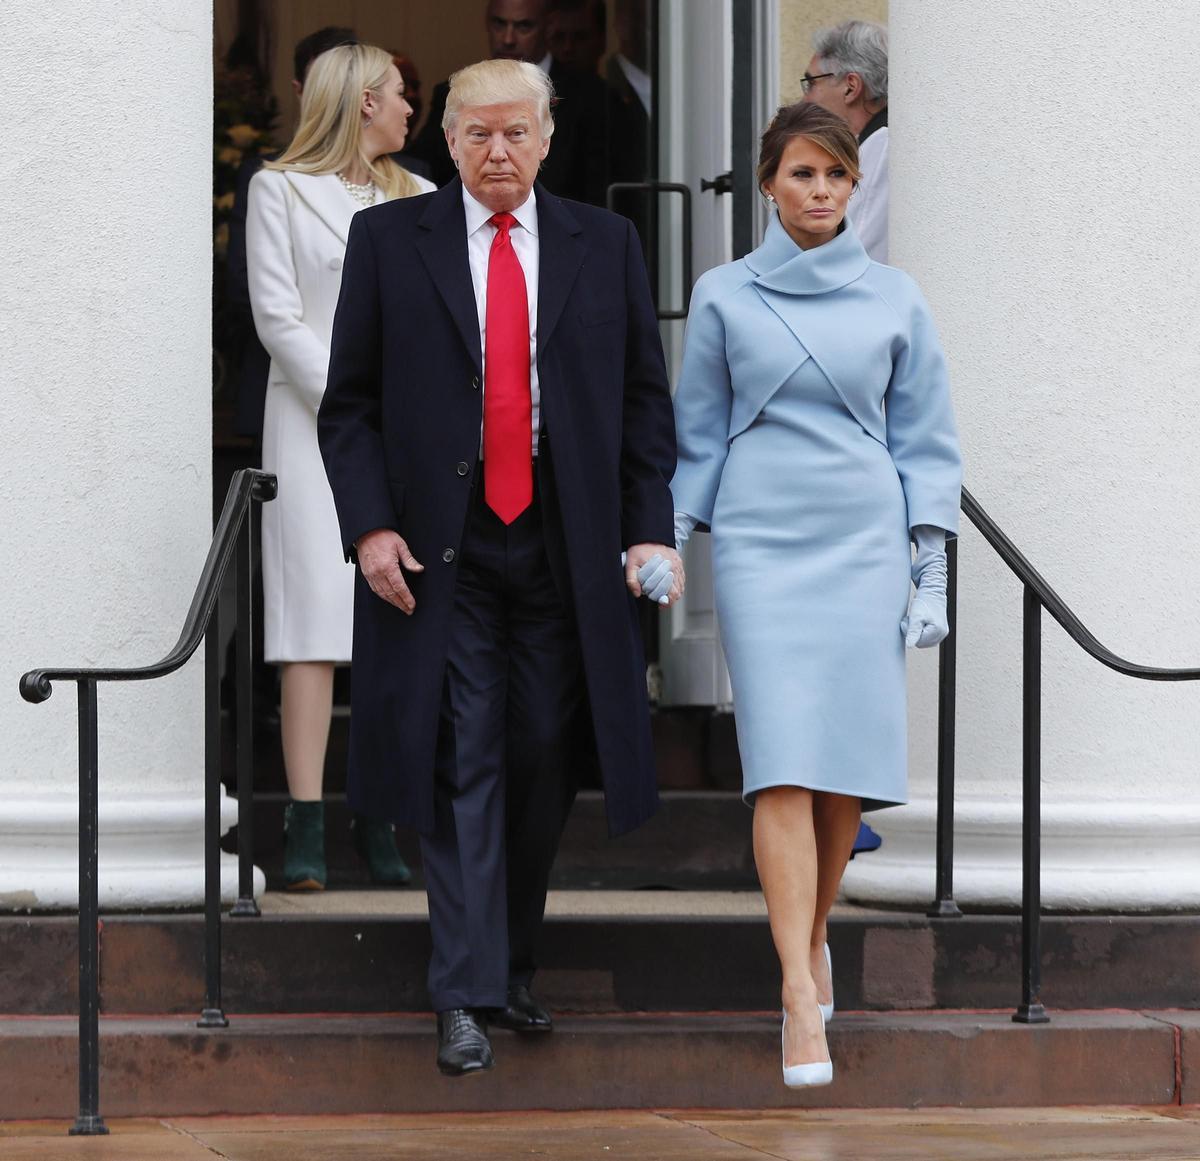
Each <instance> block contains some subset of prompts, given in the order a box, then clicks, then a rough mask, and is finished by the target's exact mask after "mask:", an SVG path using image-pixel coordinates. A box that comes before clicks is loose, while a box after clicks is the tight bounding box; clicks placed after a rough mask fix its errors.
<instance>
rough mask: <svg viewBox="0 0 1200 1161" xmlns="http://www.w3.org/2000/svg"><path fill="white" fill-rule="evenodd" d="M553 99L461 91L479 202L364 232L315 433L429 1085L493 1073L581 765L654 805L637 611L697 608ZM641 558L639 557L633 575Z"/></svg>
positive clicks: (469, 189)
mask: <svg viewBox="0 0 1200 1161" xmlns="http://www.w3.org/2000/svg"><path fill="white" fill-rule="evenodd" d="M549 94H550V88H549V84H548V81H547V79H546V76H545V74H544V73H543V72H542V71H541V70H540V69H538V68H537V67H536V66H534V65H531V64H528V63H527V62H521V61H503V60H494V61H484V62H481V63H480V64H477V65H472V66H470V68H468V69H464V70H462V71H461V72H460V73H457V74H455V77H454V79H453V87H452V88H451V92H450V96H449V99H448V102H447V109H446V115H445V119H446V140H447V144H448V147H449V149H450V152H451V154H452V155H453V157H454V160H455V163H456V165H457V166H458V169H459V173H460V177H461V180H459V179H456V180H455V181H454V182H453V183H452V184H450V185H448V186H446V187H445V188H443V189H441V190H438V191H437V192H436V193H432V194H428V195H425V196H423V197H417V198H410V199H401V200H396V201H391V202H387V203H385V204H383V205H380V206H377V207H374V208H371V209H368V210H364V211H362V212H361V213H359V214H357V215H356V216H355V218H354V221H353V225H352V227H351V230H350V236H349V243H348V246H347V249H346V257H345V265H344V268H343V277H342V289H341V298H340V301H339V304H338V309H337V316H336V320H335V322H334V328H333V341H332V348H331V352H330V364H329V379H328V384H327V387H326V391H325V396H324V401H323V402H322V404H321V410H320V416H319V423H318V430H319V436H320V443H321V451H322V453H323V456H324V459H325V465H326V470H327V472H328V475H329V482H330V484H331V486H332V489H333V494H334V498H335V500H336V502H337V507H338V516H339V519H340V522H341V531H342V537H343V542H344V548H345V551H346V554H347V557H348V558H350V559H356V560H357V563H358V565H359V570H358V580H357V591H356V595H355V617H354V682H353V691H352V698H353V701H352V713H351V728H350V770H349V793H350V798H351V801H352V804H353V806H354V807H355V809H358V810H362V811H364V812H365V813H368V814H374V815H379V816H383V817H386V818H390V819H392V820H393V821H395V822H396V823H399V824H402V825H406V826H412V827H415V828H416V829H417V830H418V831H419V832H420V833H421V842H422V858H423V864H424V871H425V879H426V885H427V888H428V893H429V912H430V928H431V933H432V937H433V955H432V959H431V962H430V969H429V991H430V998H431V1001H432V1004H433V1007H434V1009H435V1010H436V1011H437V1013H438V1065H439V1067H440V1068H441V1069H442V1071H443V1072H446V1073H448V1074H451V1075H460V1074H462V1073H464V1072H469V1071H476V1070H479V1069H483V1068H488V1067H490V1066H491V1064H492V1049H491V1044H490V1042H489V1040H488V1037H487V1027H488V1022H489V1020H490V1022H491V1023H493V1024H499V1025H500V1026H502V1027H506V1028H512V1029H514V1030H517V1031H526V1032H535V1031H547V1030H549V1028H550V1025H551V1021H550V1017H549V1014H548V1013H547V1012H546V1011H545V1009H544V1008H543V1007H542V1006H541V1005H540V1004H539V1003H538V1002H537V1000H536V999H535V998H534V997H533V995H532V994H531V992H530V990H529V985H530V981H531V979H532V977H533V972H534V967H535V945H536V939H537V935H538V932H539V930H540V926H541V922H542V916H543V912H544V909H545V899H546V887H547V883H548V879H549V873H550V866H551V863H552V861H553V859H554V855H555V853H556V851H557V847H558V841H559V836H560V834H561V831H562V827H563V824H564V822H565V820H566V817H567V813H568V811H569V809H570V806H571V803H572V801H573V799H574V796H575V789H576V784H577V778H578V772H579V769H580V766H581V763H583V762H585V761H586V760H587V757H588V755H589V754H590V755H592V756H593V757H592V760H593V761H595V760H596V759H598V763H599V770H600V776H601V781H602V785H603V788H604V792H605V803H606V809H607V815H608V823H609V830H610V832H611V833H612V834H614V835H616V834H621V833H623V832H625V831H628V830H630V829H632V828H633V827H636V826H638V825H639V824H640V823H642V822H643V821H645V820H646V819H647V818H648V817H649V816H650V815H651V814H652V813H653V812H654V810H655V808H656V806H657V789H656V784H655V776H654V769H653V760H652V752H651V739H650V720H649V709H648V706H647V702H646V693H645V664H644V660H643V656H642V646H641V638H640V633H639V627H638V617H637V610H636V604H635V602H636V599H637V598H638V597H639V596H642V595H643V586H644V588H645V594H646V595H648V596H652V597H653V598H654V599H656V600H658V601H659V603H661V604H664V605H666V604H671V603H673V602H674V601H675V600H677V599H678V597H679V596H680V594H681V593H682V591H683V580H684V577H683V567H682V564H681V563H680V561H679V557H678V555H677V554H676V553H675V550H674V548H673V547H672V546H673V543H674V532H673V513H672V504H671V494H670V491H669V488H668V483H669V481H670V479H671V475H672V473H673V471H674V468H675V429H674V420H673V417H672V411H671V401H670V394H669V389H668V384H667V376H666V371H665V366H664V362H663V353H662V346H661V343H660V340H659V333H658V325H657V321H656V319H655V313H654V309H653V306H652V303H651V297H650V289H649V284H648V281H647V277H646V272H645V267H644V265H643V261H642V253H641V247H640V245H639V243H638V239H637V236H636V234H635V232H634V230H633V228H632V226H631V225H630V224H629V222H628V221H626V220H625V219H624V218H620V217H617V216H615V215H613V214H610V213H608V212H607V211H605V210H600V209H597V208H594V207H591V206H586V205H581V204H578V203H574V202H568V201H564V200H562V199H559V198H557V197H555V196H554V195H552V194H550V193H548V192H547V191H546V190H545V189H544V188H542V187H541V186H540V185H537V184H535V178H536V175H537V170H538V165H539V163H540V161H541V160H542V158H544V157H545V156H546V153H547V150H548V149H549V148H550V134H551V132H552V131H553V123H552V121H551V118H550V105H549ZM622 552H625V553H626V556H627V559H626V560H625V562H624V564H622Z"/></svg>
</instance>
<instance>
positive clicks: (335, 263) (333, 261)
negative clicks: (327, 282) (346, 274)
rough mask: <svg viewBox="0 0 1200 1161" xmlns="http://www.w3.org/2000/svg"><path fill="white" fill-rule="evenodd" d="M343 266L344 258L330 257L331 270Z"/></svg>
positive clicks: (339, 268)
mask: <svg viewBox="0 0 1200 1161" xmlns="http://www.w3.org/2000/svg"><path fill="white" fill-rule="evenodd" d="M341 268H342V260H341V259H340V258H330V259H329V269H330V270H341Z"/></svg>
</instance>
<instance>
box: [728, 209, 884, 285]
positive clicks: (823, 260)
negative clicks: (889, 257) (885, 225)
mask: <svg viewBox="0 0 1200 1161" xmlns="http://www.w3.org/2000/svg"><path fill="white" fill-rule="evenodd" d="M745 261H746V265H747V266H748V267H749V268H750V269H751V270H752V271H753V272H754V273H755V274H756V275H757V277H756V278H755V282H756V283H757V284H758V285H759V286H762V287H764V288H765V289H767V290H778V291H781V292H782V293H784V294H828V293H829V292H830V291H831V290H840V289H841V288H842V287H843V286H847V285H848V284H849V283H851V282H853V281H855V279H858V278H861V277H862V276H863V275H864V274H865V273H866V271H867V268H868V267H869V266H870V265H871V259H870V258H869V257H867V252H866V251H865V250H864V249H863V248H862V243H861V242H860V241H859V240H858V235H857V234H856V233H855V232H854V227H853V226H852V225H851V224H850V219H849V218H844V219H843V224H842V229H841V230H840V231H839V233H838V234H837V236H836V237H834V238H831V239H830V240H829V241H828V242H826V243H825V244H824V245H821V246H815V247H813V249H811V250H801V249H800V247H799V246H797V245H796V243H795V242H793V241H792V239H791V238H790V237H789V236H788V232H787V231H786V230H785V229H784V228H783V224H782V223H781V222H780V220H779V212H778V211H776V212H774V213H772V215H771V220H770V222H769V223H768V224H767V232H766V234H765V236H764V237H763V240H762V245H761V246H759V247H758V249H757V250H754V251H752V252H751V253H749V254H747V255H746V259H745Z"/></svg>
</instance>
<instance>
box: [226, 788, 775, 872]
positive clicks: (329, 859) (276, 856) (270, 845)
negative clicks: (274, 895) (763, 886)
mask: <svg viewBox="0 0 1200 1161" xmlns="http://www.w3.org/2000/svg"><path fill="white" fill-rule="evenodd" d="M287 801H288V799H287V794H286V792H276V791H269V792H263V793H261V794H257V795H255V802H254V861H255V864H256V865H257V866H259V867H261V868H262V869H263V870H264V871H265V872H266V876H267V885H268V887H270V888H272V889H282V887H283V812H284V808H285V807H286V805H287ZM350 817H351V812H350V809H349V807H348V806H347V805H346V800H345V796H344V795H341V794H336V793H330V794H327V795H326V796H325V859H326V863H327V866H328V870H329V885H330V886H332V887H363V886H367V885H368V884H369V882H370V879H369V876H368V873H367V868H366V865H365V864H364V863H363V862H362V860H361V859H360V858H359V857H358V855H357V853H356V852H355V850H354V848H353V845H352V836H351V830H350ZM751 819H752V815H751V812H750V811H749V810H747V809H746V808H745V807H744V806H743V805H742V802H741V796H740V795H739V794H738V793H737V792H732V791H721V790H716V791H687V790H676V791H667V792H664V794H663V796H662V807H661V808H660V809H659V811H658V814H657V815H655V817H654V818H653V819H651V820H650V821H649V822H648V823H646V825H645V826H642V827H639V828H638V829H637V830H636V831H634V832H632V833H631V834H628V835H623V836H622V837H621V838H619V839H609V837H608V832H607V824H606V822H605V817H604V799H603V797H602V795H601V794H600V792H599V791H595V790H590V791H587V790H585V791H583V792H581V793H580V795H579V798H578V800H577V801H576V803H575V807H574V809H573V810H572V812H571V817H570V819H569V821H568V823H567V829H566V831H565V833H564V834H563V839H562V845H561V847H560V850H559V856H558V859H557V860H556V861H555V866H554V875H553V879H552V881H551V885H552V886H554V887H558V888H571V889H578V888H588V887H603V888H620V889H627V890H638V889H643V888H649V887H669V888H673V889H680V890H688V889H693V888H707V889H739V888H757V886H758V878H757V875H756V873H755V870H754V854H753V849H752V846H751V834H750V824H751ZM396 841H397V845H398V846H399V848H400V853H401V854H402V855H403V856H404V859H405V861H406V862H407V863H408V865H409V866H410V867H411V868H412V869H413V871H414V873H415V880H414V885H415V886H417V887H420V886H422V885H423V880H422V878H421V850H420V843H419V841H418V839H417V836H416V835H415V834H414V833H413V832H411V831H399V832H398V833H397V835H396ZM235 844H236V832H234V833H231V834H230V835H229V836H227V838H226V842H225V846H226V849H227V850H229V851H233V850H235V849H236V845H235Z"/></svg>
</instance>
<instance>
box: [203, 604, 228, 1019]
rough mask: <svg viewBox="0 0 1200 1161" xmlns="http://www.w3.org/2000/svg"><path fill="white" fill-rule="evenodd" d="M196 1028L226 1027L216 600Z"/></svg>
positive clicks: (207, 703)
mask: <svg viewBox="0 0 1200 1161" xmlns="http://www.w3.org/2000/svg"><path fill="white" fill-rule="evenodd" d="M196 1026H197V1027H198V1028H228V1027H229V1020H228V1019H227V1018H226V1016H225V1011H224V1008H223V1006H222V1001H221V601H220V600H219V599H218V601H217V606H216V608H215V609H214V610H213V614H212V618H211V620H210V621H209V623H208V628H207V629H206V630H205V633H204V1006H203V1008H202V1009H201V1011H200V1019H199V1020H197V1021H196Z"/></svg>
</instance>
